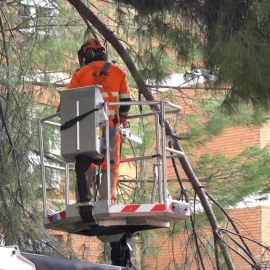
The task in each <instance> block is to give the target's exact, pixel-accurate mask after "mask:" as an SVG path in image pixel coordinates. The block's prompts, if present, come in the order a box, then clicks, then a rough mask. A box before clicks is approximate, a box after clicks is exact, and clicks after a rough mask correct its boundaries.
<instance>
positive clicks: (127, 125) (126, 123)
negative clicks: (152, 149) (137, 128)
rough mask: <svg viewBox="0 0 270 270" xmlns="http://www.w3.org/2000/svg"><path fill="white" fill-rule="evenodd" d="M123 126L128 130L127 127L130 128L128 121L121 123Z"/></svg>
mask: <svg viewBox="0 0 270 270" xmlns="http://www.w3.org/2000/svg"><path fill="white" fill-rule="evenodd" d="M120 123H121V125H122V126H123V127H124V128H126V127H130V125H129V122H128V121H127V120H124V121H120Z"/></svg>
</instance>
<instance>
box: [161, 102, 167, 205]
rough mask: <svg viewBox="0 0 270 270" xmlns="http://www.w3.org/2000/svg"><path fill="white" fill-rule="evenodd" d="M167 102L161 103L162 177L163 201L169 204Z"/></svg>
mask: <svg viewBox="0 0 270 270" xmlns="http://www.w3.org/2000/svg"><path fill="white" fill-rule="evenodd" d="M164 105H165V102H164V101H163V100H162V101H161V121H160V123H161V141H162V146H161V147H162V176H163V201H164V203H167V198H168V188H167V160H166V130H165V106H164Z"/></svg>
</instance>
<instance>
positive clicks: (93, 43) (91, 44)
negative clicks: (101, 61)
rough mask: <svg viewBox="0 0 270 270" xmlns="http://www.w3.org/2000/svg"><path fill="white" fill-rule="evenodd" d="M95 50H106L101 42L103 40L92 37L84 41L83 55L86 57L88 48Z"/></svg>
mask: <svg viewBox="0 0 270 270" xmlns="http://www.w3.org/2000/svg"><path fill="white" fill-rule="evenodd" d="M90 48H91V49H94V50H102V51H104V52H105V47H104V46H103V45H102V44H101V42H100V41H99V40H98V39H97V38H91V39H89V40H87V41H85V42H84V44H83V45H82V56H83V57H85V53H86V51H87V50H88V49H90Z"/></svg>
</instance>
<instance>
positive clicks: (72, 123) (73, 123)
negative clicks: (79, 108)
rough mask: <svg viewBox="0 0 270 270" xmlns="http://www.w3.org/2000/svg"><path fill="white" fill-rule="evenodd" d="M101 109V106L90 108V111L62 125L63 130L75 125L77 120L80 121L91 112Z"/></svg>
mask: <svg viewBox="0 0 270 270" xmlns="http://www.w3.org/2000/svg"><path fill="white" fill-rule="evenodd" d="M99 109H100V108H95V109H93V110H90V111H88V112H86V113H84V114H82V115H79V116H76V117H74V118H73V119H71V120H69V121H67V122H65V123H64V124H63V125H62V126H61V128H60V130H61V131H63V130H65V129H68V128H70V127H72V126H73V125H75V124H76V123H77V122H79V121H81V120H82V119H84V118H85V117H86V116H87V115H89V114H91V113H93V112H96V111H98V110H99Z"/></svg>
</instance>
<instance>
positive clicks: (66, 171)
mask: <svg viewBox="0 0 270 270" xmlns="http://www.w3.org/2000/svg"><path fill="white" fill-rule="evenodd" d="M65 173H66V190H65V196H66V197H65V200H66V207H67V206H68V205H69V162H66V170H65Z"/></svg>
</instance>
